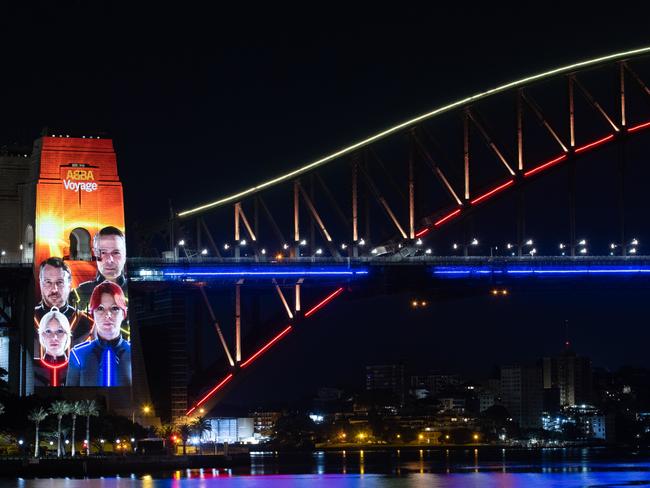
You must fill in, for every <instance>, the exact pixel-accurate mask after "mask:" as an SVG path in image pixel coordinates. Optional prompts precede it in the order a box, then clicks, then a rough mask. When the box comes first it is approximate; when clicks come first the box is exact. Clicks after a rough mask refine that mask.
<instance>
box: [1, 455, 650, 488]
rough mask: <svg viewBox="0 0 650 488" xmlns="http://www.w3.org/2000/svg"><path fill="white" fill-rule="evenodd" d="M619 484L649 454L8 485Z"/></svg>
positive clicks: (375, 459)
mask: <svg viewBox="0 0 650 488" xmlns="http://www.w3.org/2000/svg"><path fill="white" fill-rule="evenodd" d="M217 483H218V484H219V485H220V486H225V487H232V488H240V487H242V488H243V487H245V488H250V487H258V486H260V487H262V486H264V487H296V488H302V487H307V486H309V487H321V486H322V487H325V486H327V487H328V488H344V487H345V488H347V487H352V486H364V487H390V488H393V487H411V486H413V487H420V486H422V487H425V486H426V487H445V488H447V487H450V488H460V487H481V488H492V487H507V488H519V487H522V488H523V487H526V488H536V487H562V488H569V487H570V488H573V487H594V488H596V487H614V486H650V452H648V451H640V450H610V449H594V448H590V449H586V448H585V449H570V448H558V449H537V450H527V449H496V448H485V447H484V448H476V449H474V448H468V449H422V450H419V449H414V450H413V449H411V450H385V451H377V450H372V451H362V450H345V451H316V452H295V453H280V452H252V453H251V463H250V466H245V467H239V468H233V469H223V468H222V469H214V468H202V469H188V470H177V471H167V472H164V471H161V472H151V473H131V474H123V475H121V476H114V477H106V476H104V477H101V478H92V477H90V478H87V479H75V478H43V479H30V478H18V479H4V480H0V486H2V487H5V486H7V487H13V486H16V487H23V488H28V487H29V488H31V487H34V488H36V487H39V488H40V487H45V486H47V487H54V488H58V487H61V488H76V487H89V488H100V487H101V488H108V487H123V486H124V487H130V486H142V487H157V486H163V487H173V488H185V487H202V486H208V485H216V484H217Z"/></svg>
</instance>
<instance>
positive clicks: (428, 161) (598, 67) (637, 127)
mask: <svg viewBox="0 0 650 488" xmlns="http://www.w3.org/2000/svg"><path fill="white" fill-rule="evenodd" d="M649 53H650V47H645V48H641V49H636V50H631V51H626V52H622V53H616V54H612V55H608V56H602V57H598V58H595V59H590V60H586V61H582V62H578V63H574V64H570V65H567V66H563V67H560V68H556V69H552V70H549V71H545V72H543V73H539V74H536V75H533V76H528V77H525V78H522V79H520V80H516V81H512V82H509V83H505V84H503V85H500V86H498V87H496V88H493V89H490V90H486V91H484V92H480V93H477V94H475V95H472V96H469V97H465V98H462V99H460V100H457V101H455V102H453V103H450V104H447V105H444V106H441V107H439V108H436V109H435V110H431V111H429V112H426V113H424V114H421V115H418V116H417V117H414V118H411V119H409V120H406V121H404V122H402V123H400V124H397V125H395V126H393V127H390V128H388V129H386V130H383V131H381V132H378V133H376V134H374V135H372V136H370V137H367V138H365V139H363V140H360V141H358V142H356V143H354V144H351V145H349V146H347V147H344V148H342V149H340V150H338V151H336V152H334V153H332V154H329V155H327V156H325V157H323V158H320V159H318V160H316V161H313V162H311V163H309V164H306V165H304V166H302V167H299V168H297V169H295V170H293V171H290V172H288V173H285V174H282V175H278V176H277V177H275V178H272V179H270V180H268V181H265V182H262V183H260V184H258V185H255V186H253V187H251V188H248V189H245V190H243V191H240V192H237V193H234V194H232V195H228V196H225V197H223V198H220V199H218V200H215V201H212V202H208V203H205V204H202V205H199V206H196V207H194V208H191V209H188V210H184V211H181V212H178V214H177V215H178V217H179V220H180V221H183V220H184V219H187V218H190V217H197V218H202V214H204V213H205V212H207V211H208V210H213V209H218V208H223V207H228V206H232V208H234V216H235V219H234V226H232V225H228V227H230V228H231V229H233V230H234V233H233V234H231V235H230V236H226V237H225V238H224V237H222V236H219V237H220V239H221V240H223V241H226V242H233V241H234V242H237V241H240V240H242V238H243V239H246V240H248V241H249V242H252V243H254V244H256V248H257V247H259V248H260V249H261V248H263V247H262V246H263V243H264V242H266V240H265V239H264V238H263V237H264V236H262V235H260V234H261V232H259V231H258V229H257V223H255V225H253V224H252V221H253V218H252V217H251V213H252V212H251V211H250V210H249V211H248V212H245V207H246V206H247V205H248V206H249V207H250V206H251V203H253V204H254V205H255V215H256V217H255V222H257V220H258V219H257V213H258V212H259V213H263V214H264V215H265V216H266V215H267V214H268V216H269V217H270V218H271V219H273V218H275V220H277V221H280V220H282V219H283V218H284V219H285V220H290V222H288V223H289V224H290V225H289V226H290V227H292V232H291V233H290V234H291V235H289V236H284V235H282V236H277V235H276V237H277V239H276V240H277V245H279V244H280V240H282V241H284V242H283V243H282V244H284V248H285V249H284V250H286V251H287V254H288V255H289V256H294V257H295V256H296V255H299V254H296V252H295V251H293V250H292V248H296V247H297V246H298V244H299V243H300V242H301V241H304V240H305V239H304V237H305V235H306V234H307V232H306V230H305V225H304V224H305V222H304V221H305V220H307V219H305V217H303V218H302V222H301V219H300V217H299V214H300V204H301V202H304V209H302V212H304V213H305V214H306V215H308V220H309V223H310V225H311V227H312V229H313V228H316V229H317V230H318V234H317V239H318V240H319V241H320V242H321V243H322V245H321V246H320V248H321V253H322V254H323V255H328V256H331V257H341V256H345V255H346V254H347V255H350V256H352V255H355V256H356V255H358V254H356V253H361V254H363V253H364V252H365V253H366V254H367V253H368V252H369V251H370V247H366V248H365V249H359V242H360V241H361V242H363V241H364V240H368V239H367V236H364V235H363V234H364V232H363V231H362V230H361V229H360V225H359V221H360V220H361V219H362V213H363V212H362V209H361V208H360V207H361V202H360V201H359V200H360V193H361V191H362V190H361V188H360V187H361V186H362V184H364V183H365V186H366V193H367V194H368V195H370V196H371V198H372V200H373V201H375V202H376V204H377V207H378V208H380V211H381V213H384V214H385V216H386V217H387V221H388V222H389V223H390V227H391V229H392V231H393V234H392V235H391V236H390V237H391V238H389V236H388V235H384V236H383V237H382V238H381V239H380V240H377V241H375V244H384V243H385V242H386V241H387V240H389V241H391V243H392V244H397V243H408V242H409V241H413V240H415V239H417V238H419V237H422V236H424V235H426V234H428V233H430V232H431V231H432V230H435V229H437V228H439V227H442V226H444V225H445V224H447V223H449V222H451V221H454V220H458V219H459V218H461V217H463V216H464V215H465V214H467V213H470V212H471V211H472V210H473V209H474V208H476V207H477V206H481V205H482V204H484V203H486V202H487V201H489V200H491V199H492V198H493V197H494V196H496V195H497V194H499V193H501V192H503V191H504V190H508V189H512V188H515V187H517V186H518V185H520V184H523V183H525V182H526V181H529V180H532V179H535V178H536V177H538V176H539V175H541V174H543V173H545V172H546V171H547V170H549V169H551V168H553V167H556V166H563V165H564V163H566V162H568V161H571V160H574V159H576V158H578V157H581V156H583V155H586V154H588V153H591V152H592V151H593V150H595V149H596V148H598V147H601V146H605V145H608V144H613V143H617V142H622V141H625V140H626V139H627V138H628V137H629V136H631V135H634V134H637V133H640V132H643V131H644V130H645V129H648V128H650V113H647V114H645V115H643V114H642V115H639V114H634V115H632V114H631V112H632V111H631V110H630V98H631V93H632V92H634V91H636V92H639V93H641V94H642V95H643V96H644V97H646V98H648V97H650V89H649V88H648V86H647V85H646V83H645V82H644V81H643V79H642V76H640V75H639V74H638V73H637V71H636V67H635V66H633V63H639V64H640V65H643V63H644V62H646V61H647V55H648V54H649ZM598 72H600V73H601V74H602V73H603V72H604V73H605V75H606V77H607V83H608V84H609V85H611V87H613V89H612V90H610V92H609V93H608V94H607V97H606V100H602V98H603V96H602V94H599V95H601V96H600V98H599V97H598V96H595V95H594V94H592V92H591V91H590V90H589V89H588V88H587V85H588V83H587V82H583V81H581V79H580V78H581V77H585V78H590V77H592V75H593V73H598ZM579 77H580V78H579ZM614 80H616V82H615V83H612V81H614ZM558 81H559V82H560V83H561V90H562V92H561V93H560V94H561V96H563V97H564V98H565V99H567V98H568V99H567V100H566V103H564V102H562V104H561V105H563V106H562V109H561V110H562V113H561V114H560V115H561V117H560V118H561V120H562V121H564V122H565V123H566V125H567V127H564V129H565V130H561V129H560V128H558V125H560V124H558V123H557V117H556V120H555V121H554V120H552V117H547V116H546V115H547V112H546V108H545V109H544V110H542V108H541V104H539V103H537V101H536V100H535V97H534V96H533V93H531V92H532V90H534V89H535V88H536V87H538V86H540V85H541V84H543V83H556V84H557V82H558ZM589 81H590V82H593V80H591V79H590V80H589ZM549 91H550V89H549ZM512 95H514V97H512ZM567 95H568V96H567ZM503 96H505V97H506V101H507V104H508V105H507V107H508V108H511V106H512V105H513V103H512V102H513V101H514V105H515V111H514V112H515V113H514V114H513V115H514V117H511V118H510V119H509V121H508V123H507V124H501V127H499V126H498V127H496V129H497V130H493V128H491V127H489V126H488V124H487V123H486V122H485V120H486V119H485V117H483V116H482V114H481V111H482V110H483V107H482V105H481V104H490V103H492V101H493V100H496V99H498V100H499V101H498V110H500V111H503V106H504V103H503V98H499V97H503ZM513 98H514V100H513ZM580 102H584V103H586V106H587V107H588V110H590V113H589V116H588V117H585V115H584V114H582V113H580V114H579V116H578V114H577V112H578V111H579V106H578V105H579V103H580ZM557 105H558V104H555V107H554V108H556V109H557ZM639 105H640V104H639ZM450 115H453V117H454V118H455V119H459V120H462V128H460V129H459V130H458V131H456V132H455V133H452V135H453V136H455V137H456V138H457V139H459V140H460V139H462V146H463V147H462V148H461V151H462V153H460V154H459V153H457V156H458V157H456V159H455V163H453V165H445V164H444V163H445V161H444V159H445V158H444V157H438V155H437V154H435V153H436V147H435V146H436V145H435V144H430V143H429V136H428V134H429V129H428V128H427V127H426V124H427V123H431V122H433V121H436V120H439V119H442V118H444V117H449V116H450ZM526 116H528V117H530V118H531V119H532V120H534V121H535V122H537V123H538V125H539V126H540V127H542V128H543V132H544V134H545V136H546V137H547V142H546V146H547V147H546V148H545V150H543V151H540V150H537V151H535V152H536V154H535V155H534V156H530V157H529V156H527V154H526V151H525V148H526V145H527V143H528V142H529V141H530V140H532V139H533V137H532V136H529V132H530V133H532V127H531V129H530V130H529V131H526V130H525V128H526V124H525V123H524V119H525V117H526ZM447 120H448V119H447ZM513 120H514V121H515V123H514V124H512V123H511V122H512V121H513ZM531 125H532V124H531ZM512 126H514V127H512ZM498 129H500V130H498ZM504 131H506V133H508V137H507V139H508V140H512V141H514V144H512V146H513V147H511V148H509V147H507V144H500V141H501V140H503V139H504V137H503V133H504ZM499 132H501V134H498V133H499ZM474 134H476V136H477V137H476V139H477V140H480V141H481V142H482V143H484V144H483V145H484V149H485V150H487V153H489V155H490V156H489V157H491V158H493V159H494V161H496V163H497V164H496V166H497V167H499V168H500V170H499V173H498V174H497V172H496V171H495V170H491V173H492V174H490V177H489V178H479V177H477V180H479V179H480V181H474V176H475V175H478V174H479V173H480V172H481V168H482V167H483V166H487V164H486V163H487V159H488V157H487V154H483V155H480V154H479V151H476V152H475V154H474V151H473V145H472V144H473V141H471V140H470V135H472V139H473V136H474ZM400 135H401V136H404V135H406V136H407V139H408V143H409V146H410V147H409V149H408V152H407V151H403V152H402V155H401V157H398V158H397V160H398V165H400V167H399V168H398V170H399V171H401V173H402V175H406V178H404V179H406V180H407V182H398V183H397V184H393V185H392V187H394V188H398V190H399V191H401V192H402V197H403V199H404V200H405V201H406V202H405V203H406V205H403V208H401V209H399V208H398V207H399V203H395V200H399V198H393V200H392V201H391V195H389V193H390V186H391V185H385V183H386V181H389V179H390V178H386V177H385V176H384V173H382V171H383V170H385V167H384V166H385V164H384V163H382V161H381V158H380V157H379V156H378V153H380V152H381V150H382V149H384V148H383V147H380V146H382V145H383V144H385V143H387V142H390V141H391V140H395V139H396V138H399V136H400ZM447 135H448V134H445V136H447ZM510 136H512V137H510ZM535 137H539V135H535ZM402 139H403V137H402ZM474 145H475V144H474ZM457 149H458V148H457ZM443 152H444V148H443V151H442V152H440V154H442V153H443ZM542 153H543V154H544V155H543V156H541V154H542ZM394 155H395V153H394V151H393V153H392V154H391V153H390V152H389V156H388V158H391V159H394ZM346 158H347V159H348V160H350V159H351V160H352V161H351V163H352V164H351V166H352V171H351V174H350V176H351V177H350V191H349V192H348V191H347V190H346V193H347V194H348V195H351V198H350V200H351V202H350V203H351V205H350V211H349V212H343V211H341V208H340V207H339V208H336V209H335V210H336V211H332V213H331V217H328V218H327V219H326V218H325V216H324V212H325V211H326V209H323V207H326V206H328V207H330V209H331V208H333V206H336V200H338V195H334V197H335V198H332V194H333V193H336V192H331V191H330V190H329V189H328V187H327V186H326V184H325V182H324V178H321V177H320V175H319V173H318V172H319V171H325V170H326V169H327V168H329V167H331V166H332V164H333V163H334V162H335V161H338V162H341V161H343V160H345V159H346ZM364 158H365V159H366V160H372V161H371V162H370V163H364V162H363V160H364ZM474 158H476V161H475V160H474ZM375 160H376V163H378V164H371V163H372V162H373V161H375ZM417 164H421V165H422V166H425V167H428V168H429V169H430V170H431V171H433V174H434V176H435V179H436V180H437V181H438V183H439V190H442V192H443V193H444V195H445V198H446V199H447V202H450V203H444V202H443V203H442V204H441V205H438V207H437V208H433V209H418V208H417V202H416V200H417V199H416V195H415V193H416V192H415V187H416V186H417V185H418V184H421V182H422V181H423V178H422V177H418V175H417V168H416V170H415V171H414V169H413V166H414V165H417ZM450 166H454V167H450ZM459 167H462V176H461V178H457V180H459V181H453V178H452V177H451V176H449V174H450V173H453V171H454V170H456V172H457V173H458V171H457V170H458V168H459ZM373 171H374V174H373ZM314 176H315V177H316V179H317V181H318V183H320V184H322V186H323V191H322V193H321V194H322V195H323V196H324V198H326V199H327V200H328V205H325V204H323V205H322V206H321V207H320V208H318V207H319V206H318V205H317V204H316V202H315V201H314V196H313V195H314V190H313V187H314V183H313V181H312V182H311V185H312V189H311V191H310V190H309V189H308V188H307V186H308V184H306V183H305V181H303V180H304V179H305V178H306V177H310V178H312V180H313V177H314ZM301 178H302V179H301ZM287 183H289V184H292V185H291V186H292V189H293V193H294V198H293V208H291V209H289V208H284V209H282V210H281V211H279V212H278V211H277V210H275V209H274V211H269V209H268V208H267V206H266V205H265V204H264V203H263V202H264V200H263V199H262V197H263V193H264V191H265V190H271V189H272V188H274V187H277V186H280V185H282V184H287ZM393 183H395V182H393ZM402 183H405V184H402ZM334 185H335V186H340V180H338V181H336V182H335V183H334ZM382 185H384V188H382ZM386 186H388V187H389V188H388V189H387V188H386ZM393 193H394V192H393ZM348 195H346V197H347V196H348ZM393 196H394V195H393ZM259 202H261V203H259ZM332 203H333V205H331V204H332ZM258 207H259V208H260V209H262V210H263V212H262V210H258ZM285 207H286V205H285ZM337 214H338V215H337ZM228 215H229V216H231V215H233V214H232V213H230V212H228ZM247 216H248V218H247ZM338 217H341V218H338ZM332 220H339V221H340V222H343V223H344V229H342V230H341V231H340V232H336V231H333V230H332V227H334V225H328V223H329V222H331V221H332ZM373 224H374V222H373ZM202 227H203V226H197V228H199V229H200V228H202ZM277 227H278V225H275V229H273V230H274V231H276V232H275V234H280V233H279V232H277ZM279 227H280V228H284V227H287V226H282V225H280V226H279ZM367 227H368V226H367ZM369 227H372V226H369ZM206 231H207V232H209V231H208V230H207V229H206ZM313 235H314V232H313V230H312V236H313ZM364 238H365V239H364ZM199 240H200V239H199ZM204 240H205V239H204ZM217 240H219V239H217ZM336 241H339V242H340V243H341V244H343V245H344V246H343V248H341V247H339V246H338V245H336V246H335V245H333V244H334V243H335V242H336ZM287 244H288V245H289V246H287ZM309 244H310V245H311V244H312V243H309ZM277 245H276V247H277ZM213 247H214V248H215V249H213V251H212V253H213V254H214V255H219V256H220V255H221V253H220V249H218V246H216V245H215V246H213ZM287 247H288V249H287ZM315 247H316V245H315V243H314V248H315ZM394 247H395V246H393V249H394ZM260 249H255V251H254V252H255V254H257V255H260ZM274 249H275V248H274ZM341 251H343V252H341ZM225 255H228V253H225ZM289 256H287V257H289ZM260 257H263V256H262V255H260Z"/></svg>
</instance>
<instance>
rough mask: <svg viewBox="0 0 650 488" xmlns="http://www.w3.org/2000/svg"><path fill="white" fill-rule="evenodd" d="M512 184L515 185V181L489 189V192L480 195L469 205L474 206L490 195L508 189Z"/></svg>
mask: <svg viewBox="0 0 650 488" xmlns="http://www.w3.org/2000/svg"><path fill="white" fill-rule="evenodd" d="M514 183H515V180H509V181H506V182H505V183H503V184H502V185H499V186H497V187H496V188H493V189H491V190H490V191H489V192H487V193H483V195H481V196H480V197H476V198H475V199H474V200H472V201H471V202H470V203H471V204H472V205H476V204H477V203H480V202H482V201H483V200H485V199H487V198H490V197H491V196H492V195H495V194H497V193H499V192H500V191H502V190H505V189H506V188H508V187H509V186H510V185H513V184H514Z"/></svg>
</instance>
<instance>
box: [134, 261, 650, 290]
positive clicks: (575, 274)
mask: <svg viewBox="0 0 650 488" xmlns="http://www.w3.org/2000/svg"><path fill="white" fill-rule="evenodd" d="M128 270H129V278H130V280H132V281H133V282H197V281H201V282H204V281H206V282H212V283H215V284H216V283H224V284H228V283H232V282H235V281H238V280H241V279H244V280H246V282H247V283H251V282H268V281H270V280H271V279H275V280H276V281H278V282H280V281H282V282H284V283H289V282H295V281H296V280H298V279H302V280H304V281H305V284H308V283H310V282H311V283H312V284H314V285H319V286H322V285H325V284H328V283H334V284H343V283H350V284H352V283H355V284H356V285H358V286H356V288H363V287H364V285H367V286H373V284H377V282H378V281H382V282H385V283H386V282H388V283H393V284H396V282H401V288H407V289H408V288H411V287H415V286H416V285H424V284H425V283H426V282H428V284H427V285H426V286H425V287H429V286H432V285H434V284H435V286H434V287H437V286H440V287H443V288H444V287H452V288H453V287H456V286H468V285H484V284H491V283H492V284H505V285H515V284H523V283H527V284H531V282H537V283H540V284H541V283H544V284H551V283H557V284H561V283H567V284H568V283H575V282H576V281H580V282H583V283H593V284H598V283H603V282H612V281H616V282H617V283H619V284H620V283H621V282H630V283H635V284H639V283H647V284H650V256H627V257H622V256H576V257H570V256H534V257H532V256H527V257H490V256H469V257H463V256H429V255H424V256H415V257H402V256H400V255H393V256H372V257H357V258H339V259H335V258H320V257H318V258H283V259H282V260H275V259H256V258H192V259H187V258H180V259H175V260H167V259H151V258H129V260H128Z"/></svg>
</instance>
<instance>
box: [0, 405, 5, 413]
mask: <svg viewBox="0 0 650 488" xmlns="http://www.w3.org/2000/svg"><path fill="white" fill-rule="evenodd" d="M3 413H5V406H4V404H3V403H0V415H2V414H3Z"/></svg>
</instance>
